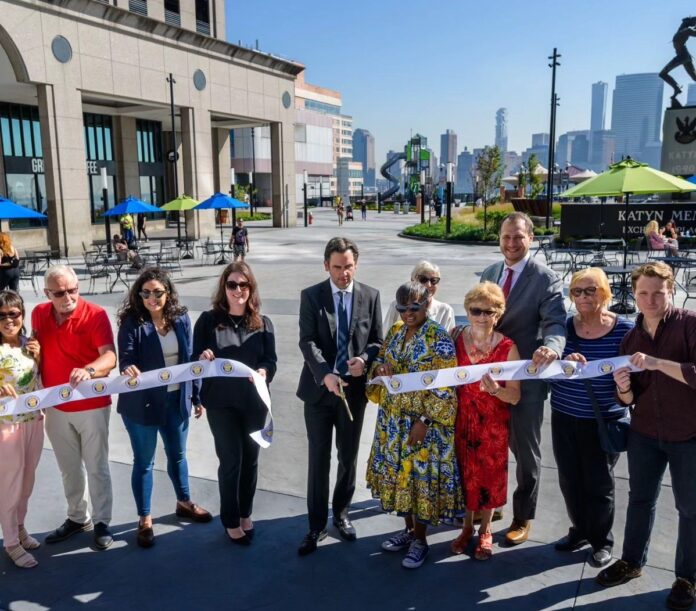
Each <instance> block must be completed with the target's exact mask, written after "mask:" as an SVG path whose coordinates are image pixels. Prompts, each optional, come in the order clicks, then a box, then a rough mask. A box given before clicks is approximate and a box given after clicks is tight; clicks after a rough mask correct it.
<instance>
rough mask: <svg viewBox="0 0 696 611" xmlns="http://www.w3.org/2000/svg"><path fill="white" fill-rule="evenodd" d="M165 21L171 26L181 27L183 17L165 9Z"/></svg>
mask: <svg viewBox="0 0 696 611" xmlns="http://www.w3.org/2000/svg"><path fill="white" fill-rule="evenodd" d="M164 21H165V22H166V23H168V24H169V25H176V26H179V27H181V15H179V13H175V12H174V11H168V10H167V9H164Z"/></svg>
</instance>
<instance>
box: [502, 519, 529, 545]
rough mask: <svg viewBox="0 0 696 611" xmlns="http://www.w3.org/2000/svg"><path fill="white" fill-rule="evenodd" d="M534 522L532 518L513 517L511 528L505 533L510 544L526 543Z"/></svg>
mask: <svg viewBox="0 0 696 611" xmlns="http://www.w3.org/2000/svg"><path fill="white" fill-rule="evenodd" d="M531 526H532V523H531V521H530V520H517V519H513V521H512V524H510V528H509V529H508V531H507V534H506V535H505V540H506V541H507V544H508V545H519V544H520V543H524V542H525V541H526V540H527V539H528V538H529V529H530V528H531Z"/></svg>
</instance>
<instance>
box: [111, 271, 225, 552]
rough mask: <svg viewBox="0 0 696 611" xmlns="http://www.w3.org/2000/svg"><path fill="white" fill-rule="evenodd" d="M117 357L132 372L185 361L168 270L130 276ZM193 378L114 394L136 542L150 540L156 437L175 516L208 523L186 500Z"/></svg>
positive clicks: (184, 319) (179, 309)
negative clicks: (127, 449) (128, 462)
mask: <svg viewBox="0 0 696 611" xmlns="http://www.w3.org/2000/svg"><path fill="white" fill-rule="evenodd" d="M118 319H119V320H118V322H119V330H118V359H119V370H120V371H121V374H122V375H127V376H132V377H134V378H135V377H138V376H139V375H140V374H141V372H145V371H152V370H154V369H162V371H161V372H160V374H159V378H160V380H161V381H163V382H164V381H166V380H167V375H166V374H167V368H168V367H172V366H174V365H179V364H181V363H187V362H189V361H190V360H191V348H192V331H191V320H190V319H189V315H188V314H187V313H186V308H185V307H183V306H181V305H179V299H178V295H177V293H176V289H175V288H174V284H173V283H172V281H171V279H170V278H169V275H168V274H167V273H166V272H165V271H163V270H161V269H158V268H156V267H153V268H149V269H146V270H145V271H144V272H143V273H142V274H140V276H139V277H138V278H137V279H136V280H135V282H134V283H133V285H132V286H131V288H130V291H129V294H128V296H127V297H126V299H125V301H124V303H123V305H122V306H121V308H120V310H119V312H118ZM198 394H199V386H198V383H197V382H194V383H191V382H184V383H181V384H167V385H165V384H163V385H162V386H158V387H156V388H150V389H148V390H141V391H135V392H128V393H123V394H121V395H119V397H118V412H119V413H120V414H121V417H122V418H123V423H124V424H125V426H126V430H127V431H128V436H129V437H130V441H131V446H132V447H133V472H132V475H131V487H132V488H133V496H134V497H135V504H136V508H137V510H138V516H139V518H140V520H139V524H138V533H137V543H138V545H139V546H141V547H152V545H154V543H155V536H154V531H153V530H152V516H151V515H150V498H151V496H152V479H153V478H152V468H153V463H154V457H155V448H156V445H157V435H158V433H159V435H160V436H161V437H162V441H163V442H164V450H165V453H166V455H167V473H168V474H169V479H171V481H172V484H173V485H174V490H175V492H176V499H177V503H176V515H177V516H180V517H184V518H187V519H189V520H192V521H194V522H209V521H210V520H212V516H211V515H210V513H209V512H207V511H206V510H205V509H203V508H201V507H199V506H198V505H196V504H195V503H193V502H192V501H191V496H190V494H189V481H188V463H187V461H186V438H187V435H188V426H189V417H190V415H191V411H193V412H194V415H195V417H196V418H199V417H200V416H201V414H202V413H203V408H202V407H201V405H200V400H199V398H198Z"/></svg>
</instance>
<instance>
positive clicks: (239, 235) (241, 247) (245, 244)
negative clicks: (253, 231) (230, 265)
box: [229, 219, 249, 261]
mask: <svg viewBox="0 0 696 611" xmlns="http://www.w3.org/2000/svg"><path fill="white" fill-rule="evenodd" d="M229 245H230V248H232V252H233V253H234V260H235V261H237V260H238V259H241V260H242V261H244V256H245V255H246V253H248V252H249V232H248V230H247V228H246V227H245V226H244V221H243V220H242V219H237V226H236V227H235V228H234V229H233V230H232V237H231V238H230V244H229Z"/></svg>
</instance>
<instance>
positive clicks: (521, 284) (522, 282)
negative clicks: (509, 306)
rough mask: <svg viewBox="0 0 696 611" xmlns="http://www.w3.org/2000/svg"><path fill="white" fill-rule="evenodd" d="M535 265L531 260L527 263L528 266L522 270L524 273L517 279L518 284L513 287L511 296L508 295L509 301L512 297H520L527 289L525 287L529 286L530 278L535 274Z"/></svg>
mask: <svg viewBox="0 0 696 611" xmlns="http://www.w3.org/2000/svg"><path fill="white" fill-rule="evenodd" d="M533 267H534V264H533V263H532V260H531V259H530V260H529V261H527V264H526V265H525V266H524V269H523V270H522V273H521V274H520V277H519V278H518V279H517V282H515V286H513V287H512V290H511V291H510V294H509V295H508V300H509V299H510V298H512V297H516V298H517V297H519V295H520V293H521V292H522V291H523V290H524V289H525V287H526V286H527V285H528V284H529V277H530V276H531V275H532V274H533V273H534V269H533Z"/></svg>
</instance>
